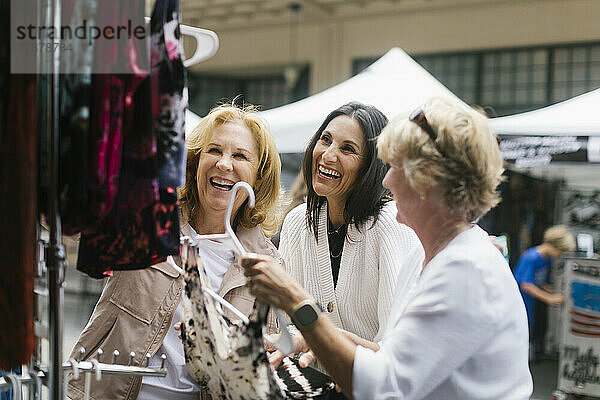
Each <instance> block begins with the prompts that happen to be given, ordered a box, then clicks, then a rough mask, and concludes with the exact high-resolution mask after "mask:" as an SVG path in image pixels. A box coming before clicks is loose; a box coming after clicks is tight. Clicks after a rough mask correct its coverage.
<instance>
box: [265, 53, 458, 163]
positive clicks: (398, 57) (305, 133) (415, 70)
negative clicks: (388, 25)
mask: <svg viewBox="0 0 600 400" xmlns="http://www.w3.org/2000/svg"><path fill="white" fill-rule="evenodd" d="M434 96H443V97H448V98H452V99H454V100H456V101H457V102H460V103H462V101H461V100H460V99H459V98H458V97H456V96H455V95H454V94H453V93H452V92H451V91H450V90H448V89H447V88H446V87H445V86H444V85H442V84H441V83H440V82H439V81H437V80H436V79H435V78H434V77H433V76H431V74H429V72H427V71H426V70H425V69H424V68H423V67H421V66H420V65H419V64H418V63H417V62H416V61H414V60H413V59H412V58H411V57H410V56H409V55H407V54H406V53H405V52H404V51H403V50H402V49H400V48H397V47H396V48H393V49H391V50H390V51H388V52H387V53H386V54H385V55H384V56H382V57H381V58H380V59H379V60H377V61H376V62H374V63H373V64H371V65H370V66H369V67H368V68H367V69H365V70H364V71H362V72H361V73H359V74H358V75H355V76H353V77H352V78H350V79H348V80H346V81H344V82H342V83H340V84H339V85H336V86H333V87H331V88H329V89H327V90H324V91H322V92H320V93H317V94H315V95H313V96H310V97H307V98H305V99H303V100H300V101H297V102H294V103H290V104H287V105H285V106H281V107H278V108H274V109H271V110H267V111H264V112H262V113H261V114H262V117H263V118H264V119H266V120H267V122H268V123H269V126H270V128H271V133H272V134H273V136H274V137H275V143H276V144H277V149H278V150H279V152H280V153H301V152H303V151H304V149H305V147H306V145H307V144H308V142H309V140H310V138H311V137H312V135H313V134H314V133H315V132H316V131H317V129H318V128H319V126H320V125H321V123H322V122H323V120H324V119H325V117H326V116H327V114H329V113H330V112H331V111H333V110H335V109H336V108H338V107H339V106H341V105H343V104H346V103H348V102H350V101H353V100H356V101H360V102H362V103H365V104H370V105H373V106H375V107H377V108H378V109H380V110H381V111H382V112H383V113H384V114H385V115H386V116H387V117H388V118H391V117H394V116H395V115H397V114H399V113H401V112H407V113H408V112H410V111H412V110H413V109H414V108H416V107H417V106H418V105H419V104H421V103H423V102H425V100H427V99H429V98H430V97H434ZM462 104H464V103H462Z"/></svg>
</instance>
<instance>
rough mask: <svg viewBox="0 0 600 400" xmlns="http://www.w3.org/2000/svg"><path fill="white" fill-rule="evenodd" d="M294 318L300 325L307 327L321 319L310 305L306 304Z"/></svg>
mask: <svg viewBox="0 0 600 400" xmlns="http://www.w3.org/2000/svg"><path fill="white" fill-rule="evenodd" d="M294 317H295V319H296V321H297V322H298V323H300V324H301V325H304V326H306V325H310V324H312V323H313V322H315V321H316V320H317V319H318V318H319V314H317V312H316V311H315V310H314V309H313V308H312V307H311V306H310V304H305V305H303V306H302V307H300V308H299V309H298V310H297V311H296V313H295V315H294Z"/></svg>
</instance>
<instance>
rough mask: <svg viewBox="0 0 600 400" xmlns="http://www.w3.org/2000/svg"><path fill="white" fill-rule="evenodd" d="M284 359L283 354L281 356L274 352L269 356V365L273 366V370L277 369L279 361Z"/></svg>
mask: <svg viewBox="0 0 600 400" xmlns="http://www.w3.org/2000/svg"><path fill="white" fill-rule="evenodd" d="M284 358H285V354H283V353H282V352H280V351H279V350H276V351H274V352H273V353H271V354H269V363H271V366H273V368H277V367H279V364H281V361H283V359H284Z"/></svg>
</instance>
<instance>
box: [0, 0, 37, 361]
mask: <svg viewBox="0 0 600 400" xmlns="http://www.w3.org/2000/svg"><path fill="white" fill-rule="evenodd" d="M10 26H11V25H10V2H9V1H8V0H0V59H2V60H9V59H10V54H9V47H10V35H9V30H10ZM36 89H37V85H36V76H35V75H21V74H11V73H10V62H3V63H1V64H0V91H1V92H2V94H3V95H2V96H1V97H0V196H2V199H3V200H2V202H0V215H1V216H2V217H1V218H0V230H1V231H2V232H3V235H2V240H0V254H1V255H2V256H1V257H2V260H1V261H0V324H1V326H3V327H8V329H3V330H2V331H0V369H4V370H6V371H8V370H10V369H11V368H17V367H20V366H21V364H27V363H28V362H29V359H30V358H31V354H32V353H33V346H34V329H33V312H34V307H33V274H34V270H35V269H34V266H35V265H36V226H37V204H36V200H37V191H36V188H37V135H36V132H37V126H36V123H37V120H36V118H35V115H36V102H37V94H38V93H37V92H36Z"/></svg>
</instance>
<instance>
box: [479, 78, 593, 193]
mask: <svg viewBox="0 0 600 400" xmlns="http://www.w3.org/2000/svg"><path fill="white" fill-rule="evenodd" d="M490 125H491V126H492V128H493V129H494V130H495V132H496V133H497V134H498V135H500V136H502V137H504V138H507V137H510V136H514V135H520V136H542V137H545V138H557V139H558V138H561V137H563V138H564V137H568V136H571V137H576V136H580V137H581V136H584V137H585V136H587V137H588V138H587V140H585V139H584V144H585V148H584V149H583V150H584V151H585V153H586V156H587V162H572V163H562V162H556V163H555V162H551V163H550V164H549V165H544V166H531V167H527V168H523V170H524V172H527V173H529V174H532V175H535V176H539V177H544V178H547V179H564V180H565V181H566V182H567V183H568V184H569V185H570V186H574V187H580V188H588V189H600V165H599V164H594V163H600V89H596V90H593V91H591V92H588V93H585V94H582V95H580V96H577V97H573V98H572V99H569V100H566V101H563V102H560V103H557V104H554V105H551V106H548V107H544V108H541V109H539V110H534V111H529V112H525V113H521V114H515V115H509V116H506V117H500V118H493V119H491V120H490ZM586 142H587V143H586Z"/></svg>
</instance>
